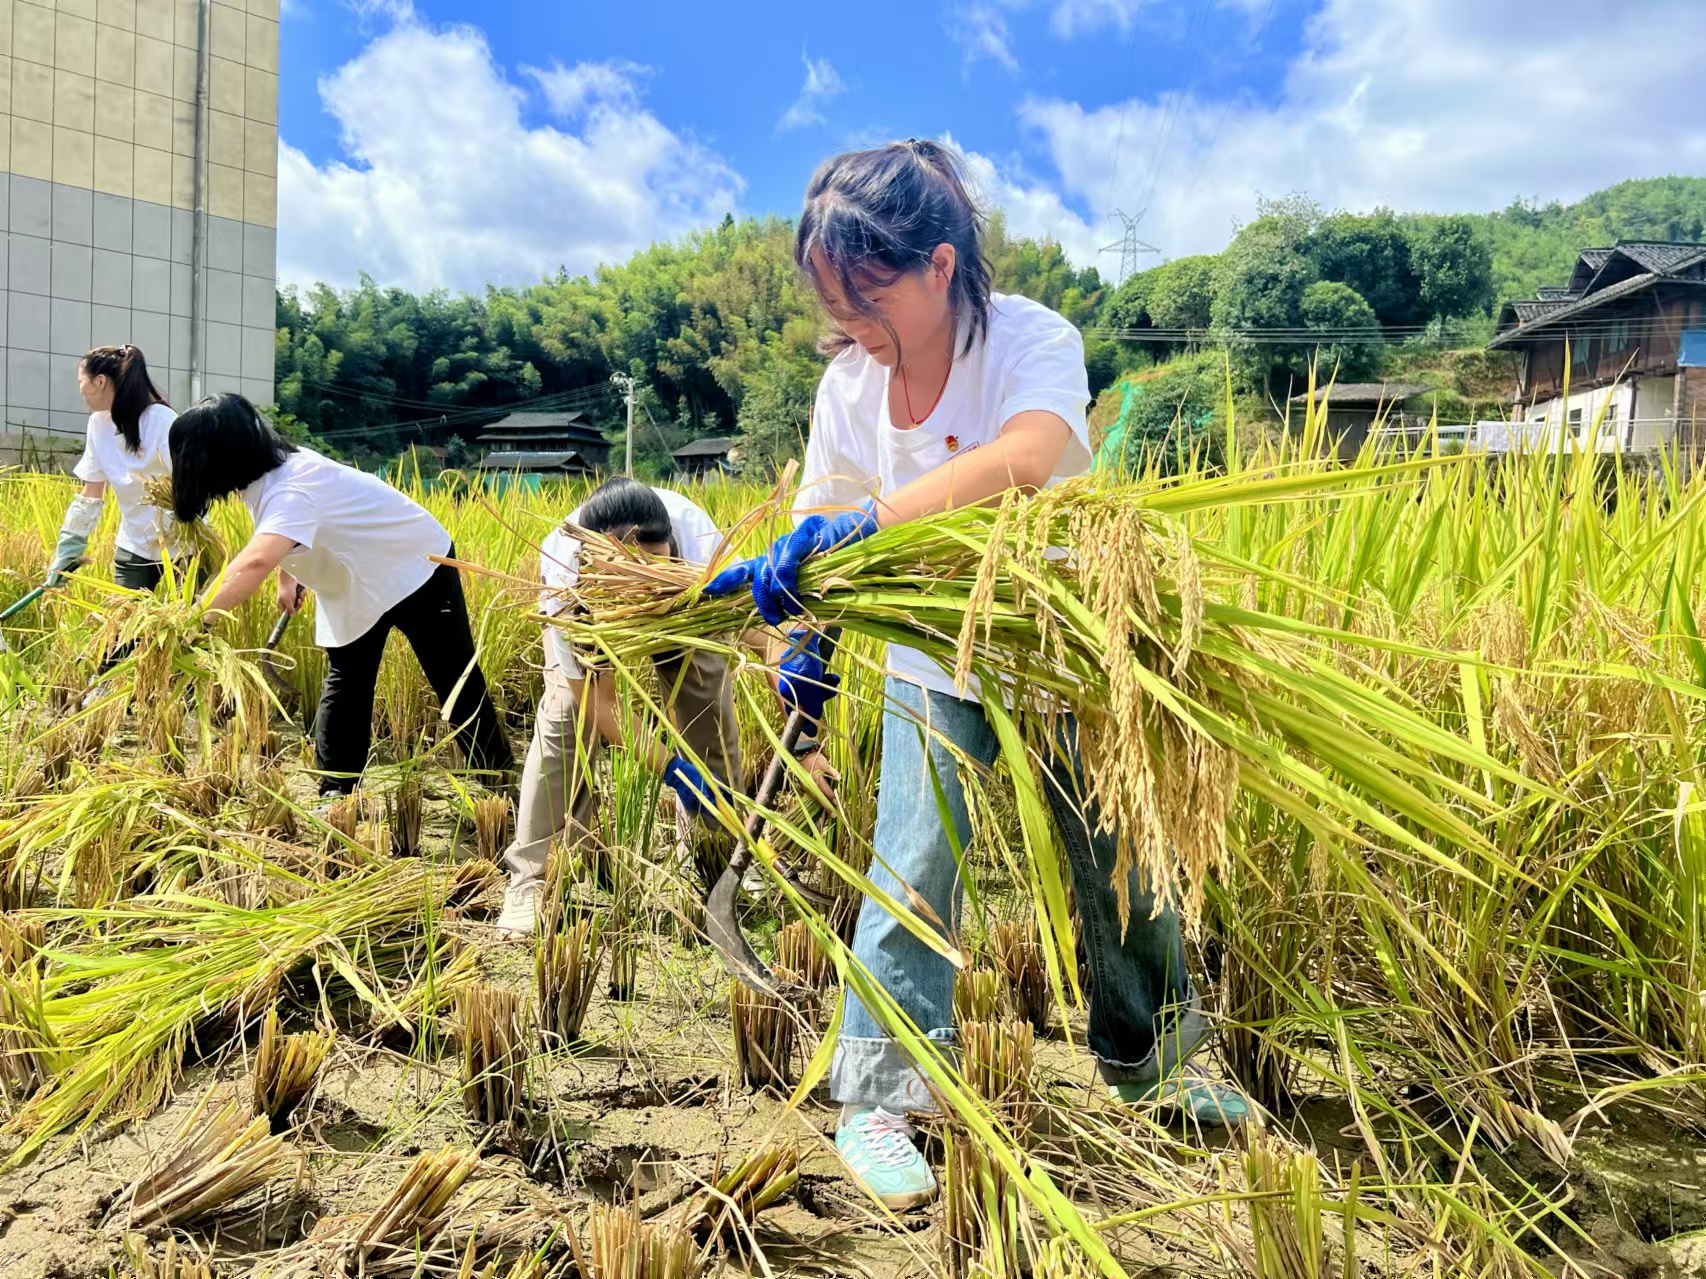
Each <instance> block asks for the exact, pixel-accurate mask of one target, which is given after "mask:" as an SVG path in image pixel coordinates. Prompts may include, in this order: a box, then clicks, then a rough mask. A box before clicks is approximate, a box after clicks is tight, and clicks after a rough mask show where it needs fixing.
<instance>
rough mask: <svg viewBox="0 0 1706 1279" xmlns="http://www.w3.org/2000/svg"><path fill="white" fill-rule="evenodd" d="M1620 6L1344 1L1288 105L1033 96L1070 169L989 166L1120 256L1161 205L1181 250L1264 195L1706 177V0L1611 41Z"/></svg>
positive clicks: (1092, 251) (1169, 244) (1356, 202)
mask: <svg viewBox="0 0 1706 1279" xmlns="http://www.w3.org/2000/svg"><path fill="white" fill-rule="evenodd" d="M1603 16H1604V10H1603V8H1602V7H1601V6H1600V5H1599V4H1598V3H1597V0H1507V3H1505V4H1495V5H1488V4H1486V3H1484V0H1387V3H1384V4H1381V5H1377V6H1370V5H1368V4H1367V3H1365V2H1363V0H1326V3H1325V4H1324V6H1323V7H1322V9H1321V11H1320V12H1319V13H1318V14H1317V15H1316V16H1315V17H1314V18H1313V19H1312V20H1311V22H1310V23H1309V25H1308V27H1307V30H1306V37H1305V45H1304V48H1303V49H1302V50H1301V51H1300V52H1299V54H1298V56H1297V57H1296V58H1295V60H1294V61H1293V62H1292V64H1291V66H1290V68H1289V70H1288V72H1287V75H1286V77H1285V81H1284V84H1283V87H1282V90H1281V92H1280V93H1279V95H1278V97H1277V100H1276V101H1273V102H1259V101H1256V100H1254V99H1253V98H1250V97H1237V98H1230V99H1212V100H1205V99H1203V98H1200V97H1196V96H1190V95H1186V96H1181V97H1177V98H1175V97H1171V96H1162V97H1159V98H1148V99H1145V98H1137V99H1133V100H1132V101H1130V102H1126V103H1111V104H1108V105H1106V106H1102V107H1099V108H1096V109H1086V108H1085V107H1084V106H1082V105H1080V104H1079V103H1077V102H1073V101H1068V100H1064V99H1059V98H1040V99H1031V100H1027V101H1026V102H1025V103H1024V104H1022V105H1021V107H1020V108H1019V115H1020V119H1021V120H1022V122H1023V123H1024V124H1025V125H1027V126H1028V127H1029V129H1030V130H1031V134H1032V136H1033V137H1034V138H1035V139H1036V140H1037V141H1038V142H1039V143H1040V144H1041V147H1042V151H1043V152H1044V153H1045V154H1046V156H1047V157H1048V160H1049V162H1050V164H1051V165H1052V167H1053V170H1054V175H1052V176H1051V180H1049V181H1047V182H1044V181H1042V180H1040V179H1038V178H1036V177H1034V176H1031V175H1029V174H1027V173H1026V172H1025V170H1024V169H1023V168H1022V167H1021V166H1018V165H1016V164H1014V163H1013V162H1012V161H1008V160H1003V159H1001V158H999V157H996V158H993V159H990V158H984V157H978V158H976V160H975V161H974V168H976V169H978V170H979V171H980V173H981V174H982V175H983V176H982V180H983V181H985V182H986V184H989V185H992V186H993V187H994V188H995V189H996V191H997V193H998V195H999V198H1000V199H1001V200H1002V201H1003V202H1004V203H1005V204H1006V205H1007V207H1008V209H1009V222H1010V225H1011V226H1012V227H1013V229H1014V230H1016V231H1022V232H1026V233H1030V234H1044V233H1046V234H1051V235H1053V236H1054V237H1055V238H1057V239H1058V240H1060V241H1061V242H1062V243H1063V244H1064V245H1065V246H1066V248H1067V249H1068V251H1069V252H1070V253H1071V254H1072V256H1073V257H1074V259H1075V260H1077V261H1079V262H1082V263H1090V262H1098V263H1101V264H1103V265H1105V266H1109V267H1111V266H1112V265H1113V264H1114V259H1113V257H1112V255H1109V256H1107V257H1103V256H1101V255H1100V254H1099V252H1098V250H1099V249H1100V248H1101V246H1103V245H1105V244H1107V243H1108V242H1109V241H1111V240H1115V239H1117V238H1118V237H1119V228H1118V227H1117V225H1116V224H1115V222H1114V220H1113V218H1112V211H1113V210H1114V209H1115V208H1123V209H1125V210H1126V211H1128V212H1136V211H1137V209H1139V208H1141V207H1144V206H1145V205H1147V207H1148V214H1147V216H1146V217H1145V219H1144V222H1143V226H1142V231H1141V232H1140V234H1141V235H1142V236H1143V238H1144V239H1146V240H1148V241H1149V242H1150V243H1152V244H1155V245H1158V246H1159V247H1160V248H1161V249H1162V250H1163V251H1164V253H1165V254H1166V255H1167V256H1180V255H1183V254H1187V253H1202V252H1213V251H1216V250H1218V249H1220V248H1222V247H1224V245H1225V244H1226V241H1227V239H1228V237H1229V236H1230V235H1231V234H1232V232H1233V230H1234V228H1235V227H1236V225H1237V224H1239V223H1240V222H1244V221H1248V220H1249V219H1250V218H1252V217H1254V216H1255V212H1256V200H1257V197H1258V196H1259V195H1266V196H1280V195H1285V194H1287V193H1290V192H1293V191H1302V192H1306V193H1307V194H1309V195H1310V196H1312V197H1313V198H1315V199H1316V200H1318V201H1320V202H1321V203H1322V204H1323V205H1325V206H1326V207H1328V208H1330V209H1331V208H1345V209H1351V210H1367V209H1371V208H1374V207H1376V206H1379V205H1387V206H1390V207H1393V208H1396V209H1400V210H1418V211H1419V210H1432V211H1442V212H1443V211H1487V210H1492V209H1497V208H1502V207H1503V206H1505V205H1506V204H1508V203H1509V202H1510V201H1511V200H1512V199H1513V198H1515V197H1518V196H1538V197H1540V198H1542V199H1552V198H1557V199H1562V200H1572V199H1578V198H1580V197H1581V196H1583V195H1586V194H1587V193H1589V192H1591V191H1593V190H1596V189H1598V188H1600V187H1603V186H1606V185H1609V184H1610V183H1613V182H1616V181H1619V180H1621V179H1624V178H1631V177H1651V176H1658V175H1663V174H1670V173H1700V172H1706V80H1703V79H1702V78H1701V76H1700V75H1699V69H1698V59H1697V58H1696V56H1695V51H1696V50H1698V49H1699V48H1700V47H1701V46H1702V43H1703V42H1706V5H1701V4H1699V3H1698V0H1648V3H1647V4H1646V5H1645V6H1644V7H1643V18H1642V29H1643V30H1645V31H1648V32H1663V33H1664V35H1663V38H1662V39H1661V38H1655V39H1640V40H1635V39H1622V38H1619V39H1606V38H1605V36H1604V27H1603ZM1399 51H1401V53H1400V52H1399ZM1163 139H1165V141H1164V142H1163V141H1162V140H1163ZM1062 197H1064V199H1063V198H1062Z"/></svg>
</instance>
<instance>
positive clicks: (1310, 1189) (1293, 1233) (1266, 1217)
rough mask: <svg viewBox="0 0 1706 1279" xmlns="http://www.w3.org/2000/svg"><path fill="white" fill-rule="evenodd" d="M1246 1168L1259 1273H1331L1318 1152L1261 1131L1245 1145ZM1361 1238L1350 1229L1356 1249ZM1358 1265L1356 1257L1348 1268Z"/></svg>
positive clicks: (1312, 1278)
mask: <svg viewBox="0 0 1706 1279" xmlns="http://www.w3.org/2000/svg"><path fill="white" fill-rule="evenodd" d="M1244 1170H1245V1176H1246V1178H1247V1179H1248V1182H1249V1186H1250V1191H1251V1194H1252V1198H1251V1200H1250V1235H1251V1238H1252V1241H1253V1244H1254V1248H1255V1259H1256V1267H1255V1272H1256V1275H1257V1276H1258V1279H1322V1277H1323V1276H1324V1275H1326V1274H1327V1273H1328V1271H1327V1238H1326V1234H1325V1231H1324V1228H1323V1227H1324V1221H1325V1215H1326V1212H1327V1211H1328V1209H1327V1206H1326V1203H1325V1201H1324V1199H1323V1197H1322V1193H1321V1165H1320V1163H1319V1162H1318V1161H1317V1160H1316V1158H1315V1156H1314V1155H1312V1154H1310V1153H1309V1152H1307V1151H1304V1150H1298V1149H1296V1148H1295V1147H1291V1146H1288V1145H1286V1144H1285V1143H1284V1142H1283V1141H1282V1140H1281V1139H1279V1138H1278V1137H1273V1136H1269V1135H1267V1134H1263V1133H1257V1134H1255V1135H1253V1136H1252V1138H1251V1140H1250V1146H1249V1149H1248V1150H1247V1151H1245V1154H1244ZM1352 1220H1353V1221H1354V1213H1353V1216H1352ZM1355 1240H1356V1235H1355V1233H1354V1231H1353V1232H1347V1233H1346V1236H1345V1246H1346V1247H1347V1248H1351V1249H1352V1250H1353V1251H1354V1249H1355V1246H1356V1244H1355ZM1355 1269H1356V1265H1355V1262H1354V1260H1347V1262H1346V1265H1345V1270H1346V1273H1353V1274H1354V1273H1355Z"/></svg>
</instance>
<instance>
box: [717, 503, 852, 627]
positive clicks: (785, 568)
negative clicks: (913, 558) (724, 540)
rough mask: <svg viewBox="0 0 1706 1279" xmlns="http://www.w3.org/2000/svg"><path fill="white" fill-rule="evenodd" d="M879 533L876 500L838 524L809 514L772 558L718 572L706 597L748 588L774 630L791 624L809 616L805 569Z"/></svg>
mask: <svg viewBox="0 0 1706 1279" xmlns="http://www.w3.org/2000/svg"><path fill="white" fill-rule="evenodd" d="M876 531H877V504H876V501H875V500H872V501H869V502H866V503H865V504H864V505H863V506H861V507H859V508H858V509H857V510H852V511H843V512H841V514H839V515H837V516H836V517H835V518H834V519H825V518H824V517H823V516H821V515H808V516H806V518H805V519H803V520H801V521H800V526H799V527H798V528H796V529H795V530H794V531H793V532H792V533H786V534H784V535H783V536H781V537H779V538H777V539H776V544H775V545H774V546H772V547H771V548H770V550H769V551H768V552H767V553H766V554H763V555H755V556H753V557H752V558H751V559H749V560H743V561H742V562H741V563H739V564H736V565H734V566H733V567H732V568H726V569H724V570H723V571H722V572H721V573H718V574H717V575H716V576H715V577H713V578H712V579H711V580H710V582H708V583H707V584H706V586H705V594H707V595H709V596H712V597H715V596H719V595H733V594H734V593H735V592H736V591H738V590H740V589H741V588H742V587H743V586H746V587H751V588H752V602H753V604H754V605H756V606H757V608H758V615H759V616H760V617H762V618H763V619H764V620H765V621H766V622H768V623H770V625H772V626H780V625H781V624H782V622H783V621H784V620H785V619H787V618H790V617H798V616H799V615H800V614H801V613H803V612H804V611H805V608H804V606H803V605H802V604H801V603H800V601H799V598H798V596H797V595H796V592H797V591H798V589H799V585H800V565H801V564H804V563H805V562H806V561H807V560H809V559H810V558H811V557H812V556H814V555H822V554H823V553H824V552H825V551H832V550H834V549H835V548H836V547H838V546H849V545H851V544H852V543H854V542H862V541H864V540H865V539H866V538H867V537H869V536H871V534H873V533H875V532H876Z"/></svg>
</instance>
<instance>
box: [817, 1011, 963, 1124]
mask: <svg viewBox="0 0 1706 1279" xmlns="http://www.w3.org/2000/svg"><path fill="white" fill-rule="evenodd" d="M926 1038H927V1039H929V1040H930V1041H931V1042H932V1043H935V1044H938V1045H940V1046H941V1047H943V1048H949V1047H951V1046H952V1045H953V1042H954V1032H953V1031H952V1030H950V1029H942V1030H932V1031H931V1032H930V1033H929V1034H928V1035H927V1036H926ZM829 1095H830V1097H831V1098H832V1099H834V1100H835V1101H838V1102H840V1103H841V1104H842V1105H844V1106H881V1107H882V1108H883V1109H884V1110H887V1111H889V1112H890V1113H892V1114H896V1115H902V1114H906V1113H907V1112H908V1111H923V1112H928V1113H934V1112H935V1111H936V1110H937V1109H938V1106H937V1105H936V1095H935V1094H934V1093H933V1092H931V1091H930V1085H929V1083H928V1081H926V1080H925V1078H924V1076H923V1074H922V1073H921V1072H920V1071H919V1069H918V1067H917V1066H915V1065H913V1064H912V1059H911V1058H910V1057H908V1056H907V1055H906V1053H905V1052H904V1051H903V1050H902V1049H901V1046H900V1045H899V1044H897V1043H896V1042H895V1041H894V1040H892V1039H888V1038H882V1039H849V1038H848V1037H847V1036H845V1035H843V1036H842V1037H841V1038H840V1039H839V1040H837V1041H836V1045H835V1058H834V1060H833V1061H832V1062H831V1063H830V1067H829Z"/></svg>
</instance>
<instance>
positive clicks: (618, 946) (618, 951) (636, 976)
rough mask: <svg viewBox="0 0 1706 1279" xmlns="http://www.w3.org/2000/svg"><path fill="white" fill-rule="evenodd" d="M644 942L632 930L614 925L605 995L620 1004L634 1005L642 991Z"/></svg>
mask: <svg viewBox="0 0 1706 1279" xmlns="http://www.w3.org/2000/svg"><path fill="white" fill-rule="evenodd" d="M643 946H644V942H643V941H642V940H641V939H640V938H639V937H637V936H635V934H634V931H633V930H632V929H631V928H623V927H622V926H621V925H620V924H613V925H612V928H611V936H610V981H609V983H608V984H607V985H606V986H605V994H606V995H607V996H608V997H609V998H610V999H612V1000H614V1001H615V1002H617V1003H619V1004H626V1003H632V1002H633V999H634V997H635V995H637V994H638V993H639V990H640V951H641V948H642V947H643Z"/></svg>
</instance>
